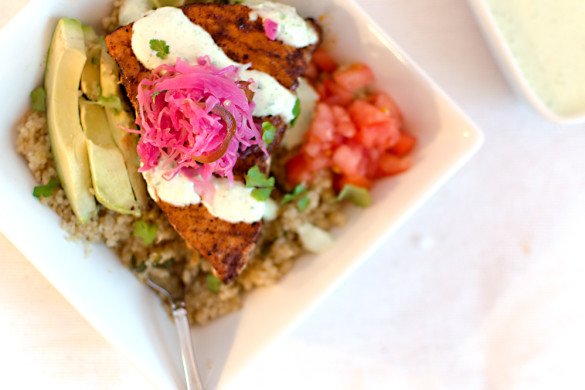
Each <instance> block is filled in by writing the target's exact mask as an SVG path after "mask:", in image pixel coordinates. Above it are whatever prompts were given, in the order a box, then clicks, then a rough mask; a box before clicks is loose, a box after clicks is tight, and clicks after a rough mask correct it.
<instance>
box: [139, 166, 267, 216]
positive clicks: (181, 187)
mask: <svg viewBox="0 0 585 390" xmlns="http://www.w3.org/2000/svg"><path fill="white" fill-rule="evenodd" d="M160 166H161V163H159V166H158V167H156V168H154V169H151V170H149V171H146V172H144V173H143V174H142V175H143V176H144V180H145V181H146V184H147V187H148V193H149V194H150V196H151V197H152V198H153V199H154V200H159V199H161V200H164V201H165V202H167V203H170V204H172V205H174V206H178V207H185V206H188V205H191V204H199V203H203V205H204V206H205V208H207V210H208V211H209V213H210V214H211V215H213V216H214V217H217V218H220V219H222V220H224V221H227V222H230V223H238V222H246V223H252V222H256V221H259V220H260V219H262V218H265V219H268V220H270V218H271V217H272V215H273V213H274V210H273V205H272V204H268V202H263V201H258V200H256V199H254V198H253V197H252V195H251V193H252V190H253V188H246V186H245V185H244V184H243V183H241V182H239V181H234V182H233V184H230V182H229V181H228V180H227V179H223V178H216V177H213V178H212V179H211V180H210V183H211V184H213V186H214V188H215V191H214V194H213V198H212V199H211V201H207V200H205V199H202V198H201V196H199V194H198V193H197V192H196V191H195V185H194V184H193V182H192V181H191V180H189V179H188V178H187V177H185V176H184V175H182V174H180V173H179V174H178V175H177V176H175V177H174V178H173V179H171V180H167V179H165V178H164V177H163V173H164V170H163V169H161V168H160ZM199 179H200V180H203V179H201V178H199Z"/></svg>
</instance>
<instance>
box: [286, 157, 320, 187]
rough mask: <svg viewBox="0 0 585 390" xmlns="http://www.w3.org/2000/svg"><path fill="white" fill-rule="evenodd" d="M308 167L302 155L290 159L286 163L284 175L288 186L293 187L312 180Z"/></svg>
mask: <svg viewBox="0 0 585 390" xmlns="http://www.w3.org/2000/svg"><path fill="white" fill-rule="evenodd" d="M309 167H310V166H309V160H308V158H307V157H306V156H305V155H304V154H303V153H299V154H297V155H295V156H293V157H291V158H290V159H289V160H288V161H287V162H286V175H287V177H288V181H289V182H290V184H291V185H293V186H295V185H297V184H299V183H304V182H308V181H310V180H311V179H312V178H313V174H312V173H311V172H310V170H309Z"/></svg>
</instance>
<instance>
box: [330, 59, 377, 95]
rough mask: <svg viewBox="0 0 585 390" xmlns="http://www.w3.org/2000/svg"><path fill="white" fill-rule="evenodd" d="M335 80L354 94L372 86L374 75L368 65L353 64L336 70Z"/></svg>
mask: <svg viewBox="0 0 585 390" xmlns="http://www.w3.org/2000/svg"><path fill="white" fill-rule="evenodd" d="M333 79H334V80H335V82H336V83H337V84H338V85H340V86H341V87H343V88H345V89H347V90H349V91H352V92H353V91H355V90H356V89H358V88H361V87H365V86H366V85H368V84H371V83H372V82H373V81H374V73H373V72H372V70H371V69H370V67H369V66H367V65H366V64H353V65H351V66H349V67H347V68H342V69H338V70H336V71H335V73H333Z"/></svg>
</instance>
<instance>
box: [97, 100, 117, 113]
mask: <svg viewBox="0 0 585 390" xmlns="http://www.w3.org/2000/svg"><path fill="white" fill-rule="evenodd" d="M97 104H99V105H100V106H102V107H104V108H109V109H110V110H112V111H114V112H116V113H117V112H121V111H122V100H120V98H119V97H118V96H108V97H106V96H100V98H99V100H98V101H97Z"/></svg>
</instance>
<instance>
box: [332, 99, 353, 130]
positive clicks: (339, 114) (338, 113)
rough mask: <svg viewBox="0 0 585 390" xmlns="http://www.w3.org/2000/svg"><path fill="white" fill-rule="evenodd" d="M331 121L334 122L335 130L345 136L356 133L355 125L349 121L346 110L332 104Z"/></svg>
mask: <svg viewBox="0 0 585 390" xmlns="http://www.w3.org/2000/svg"><path fill="white" fill-rule="evenodd" d="M331 112H332V113H333V121H334V123H335V131H336V132H337V133H338V134H341V135H342V136H344V137H346V138H352V137H353V136H355V134H356V127H355V125H354V123H353V122H352V121H351V118H350V117H349V114H348V113H347V111H346V110H345V109H344V108H343V107H341V106H337V105H335V106H332V107H331Z"/></svg>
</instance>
